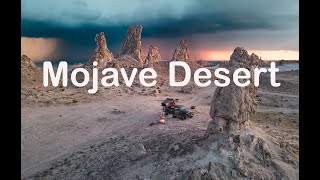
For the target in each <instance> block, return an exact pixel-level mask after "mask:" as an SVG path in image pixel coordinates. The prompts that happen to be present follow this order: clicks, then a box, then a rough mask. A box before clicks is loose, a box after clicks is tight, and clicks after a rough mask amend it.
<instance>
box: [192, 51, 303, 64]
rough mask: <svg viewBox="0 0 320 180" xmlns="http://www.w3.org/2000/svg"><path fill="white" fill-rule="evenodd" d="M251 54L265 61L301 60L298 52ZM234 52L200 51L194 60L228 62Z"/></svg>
mask: <svg viewBox="0 0 320 180" xmlns="http://www.w3.org/2000/svg"><path fill="white" fill-rule="evenodd" d="M247 51H248V53H249V54H251V53H254V54H256V55H257V56H259V57H261V59H262V60H265V61H273V60H282V59H283V60H299V51H298V50H252V49H249V50H247ZM232 52H233V50H212V51H209V50H203V51H202V50H200V51H196V52H194V53H193V54H194V55H193V56H191V58H192V59H201V60H205V61H215V60H221V61H228V60H230V56H231V54H232Z"/></svg>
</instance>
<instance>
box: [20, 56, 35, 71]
mask: <svg viewBox="0 0 320 180" xmlns="http://www.w3.org/2000/svg"><path fill="white" fill-rule="evenodd" d="M23 69H25V70H28V71H34V70H37V69H38V67H37V66H36V65H35V64H34V62H33V61H32V60H31V59H30V58H29V57H28V56H27V55H22V56H21V71H22V70H23Z"/></svg>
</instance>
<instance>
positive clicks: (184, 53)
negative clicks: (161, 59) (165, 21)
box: [171, 37, 190, 62]
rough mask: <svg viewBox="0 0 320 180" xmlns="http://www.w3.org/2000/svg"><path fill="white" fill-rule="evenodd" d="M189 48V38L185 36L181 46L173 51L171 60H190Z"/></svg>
mask: <svg viewBox="0 0 320 180" xmlns="http://www.w3.org/2000/svg"><path fill="white" fill-rule="evenodd" d="M189 60H190V58H189V50H188V44H187V38H186V37H184V38H183V39H182V40H181V41H180V44H179V46H178V47H177V48H176V50H175V51H174V53H173V56H172V59H171V61H185V62H186V61H189Z"/></svg>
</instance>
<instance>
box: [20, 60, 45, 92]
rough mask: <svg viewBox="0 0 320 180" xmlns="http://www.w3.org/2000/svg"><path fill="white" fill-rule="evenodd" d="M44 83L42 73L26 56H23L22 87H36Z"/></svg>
mask: <svg viewBox="0 0 320 180" xmlns="http://www.w3.org/2000/svg"><path fill="white" fill-rule="evenodd" d="M41 83H42V72H41V69H40V68H39V67H37V65H35V64H34V62H33V61H32V60H31V59H30V58H29V57H28V56H26V55H22V56H21V86H22V87H29V86H31V87H35V86H39V85H41Z"/></svg>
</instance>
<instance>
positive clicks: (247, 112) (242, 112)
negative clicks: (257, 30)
mask: <svg viewBox="0 0 320 180" xmlns="http://www.w3.org/2000/svg"><path fill="white" fill-rule="evenodd" d="M254 67H255V66H254V65H253V64H251V56H250V55H249V54H248V52H247V51H246V50H245V49H243V48H239V47H237V48H236V49H235V50H234V52H233V54H232V55H231V57H230V61H229V67H228V69H229V70H230V73H229V74H230V75H229V78H230V79H231V82H232V80H233V77H232V75H233V73H234V71H235V70H236V69H237V68H246V69H248V70H249V71H250V73H251V79H250V81H251V82H253V68H254ZM244 81H247V80H245V79H240V80H239V82H241V83H244ZM256 91H257V88H256V87H255V86H254V84H253V83H250V84H249V85H248V86H246V87H239V86H237V85H236V84H234V83H230V84H229V85H228V86H226V87H217V89H216V90H215V92H214V95H213V99H212V101H211V107H210V116H211V118H212V121H211V122H210V125H209V126H208V131H209V132H210V133H215V132H222V131H225V130H227V131H236V130H240V129H241V128H242V127H245V126H246V125H247V124H248V121H249V119H250V118H251V117H252V116H253V115H254V114H255V112H256V109H257V99H256Z"/></svg>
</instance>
